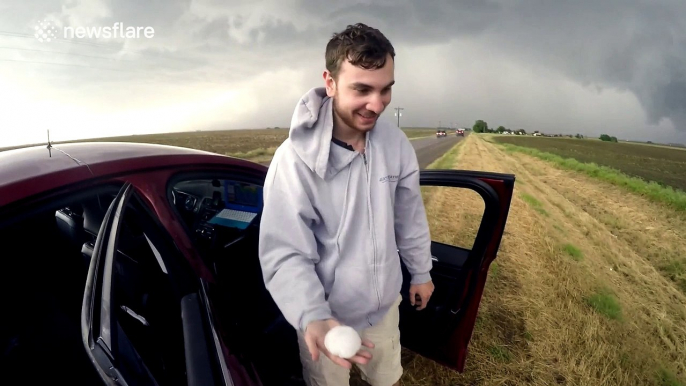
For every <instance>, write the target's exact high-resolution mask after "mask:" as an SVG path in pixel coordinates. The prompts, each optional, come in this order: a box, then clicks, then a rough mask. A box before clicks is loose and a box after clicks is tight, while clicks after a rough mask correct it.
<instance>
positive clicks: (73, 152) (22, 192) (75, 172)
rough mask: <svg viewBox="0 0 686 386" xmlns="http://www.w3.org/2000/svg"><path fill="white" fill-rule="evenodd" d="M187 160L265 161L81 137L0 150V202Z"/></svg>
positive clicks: (223, 162)
mask: <svg viewBox="0 0 686 386" xmlns="http://www.w3.org/2000/svg"><path fill="white" fill-rule="evenodd" d="M186 164H219V165H238V166H245V167H248V168H253V169H257V170H263V171H264V170H266V166H263V165H259V164H256V163H253V162H249V161H246V160H241V159H237V158H232V157H228V156H224V155H220V154H216V153H211V152H207V151H202V150H197V149H190V148H184V147H177V146H167V145H157V144H148V143H130V142H79V143H65V144H54V145H51V146H50V147H48V146H47V145H42V146H32V147H26V148H20V149H12V150H6V151H0V206H2V205H5V204H7V203H10V202H13V201H15V200H18V199H21V198H23V197H27V196H30V195H33V194H36V193H40V192H43V191H47V190H51V189H55V188H59V187H61V186H66V185H68V184H73V183H79V182H84V181H86V180H89V179H93V178H98V177H103V176H107V175H114V174H120V173H125V172H128V171H133V170H136V169H147V168H155V167H173V166H175V165H177V166H181V165H186Z"/></svg>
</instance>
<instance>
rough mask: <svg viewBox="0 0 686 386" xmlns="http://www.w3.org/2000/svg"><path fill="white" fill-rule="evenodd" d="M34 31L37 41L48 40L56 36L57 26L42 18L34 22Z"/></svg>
mask: <svg viewBox="0 0 686 386" xmlns="http://www.w3.org/2000/svg"><path fill="white" fill-rule="evenodd" d="M35 30H36V33H35V34H34V36H35V37H36V39H38V41H39V42H41V43H43V42H49V41H51V40H54V39H56V38H57V28H55V26H53V25H52V24H50V22H49V21H47V20H43V21H41V22H39V23H38V24H36V28H35Z"/></svg>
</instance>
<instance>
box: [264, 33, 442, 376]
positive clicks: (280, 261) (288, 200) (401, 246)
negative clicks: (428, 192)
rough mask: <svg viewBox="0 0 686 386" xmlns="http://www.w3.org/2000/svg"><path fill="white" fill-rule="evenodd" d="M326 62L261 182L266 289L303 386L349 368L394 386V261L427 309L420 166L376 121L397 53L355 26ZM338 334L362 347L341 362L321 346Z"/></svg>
mask: <svg viewBox="0 0 686 386" xmlns="http://www.w3.org/2000/svg"><path fill="white" fill-rule="evenodd" d="M325 58H326V71H324V74H323V75H324V83H325V87H322V88H314V89H312V90H310V91H309V92H308V93H306V94H305V95H304V96H303V97H302V98H301V100H300V101H299V102H298V104H297V106H296V108H295V112H294V114H293V118H292V121H291V128H290V133H289V137H288V139H287V140H286V141H284V143H283V144H282V145H281V146H280V147H279V148H278V149H277V151H276V153H275V154H274V158H273V159H272V162H271V165H270V167H269V171H268V173H267V178H266V181H265V186H264V211H263V215H262V220H261V232H260V244H259V248H260V261H261V264H262V269H263V275H264V280H265V285H266V287H267V289H268V290H269V291H270V293H271V295H272V297H273V298H274V300H275V302H276V304H277V305H278V306H279V308H280V309H281V311H282V312H283V314H284V317H285V318H286V320H287V321H288V322H289V323H290V324H292V325H293V326H294V327H295V328H296V330H297V331H298V338H299V342H300V354H301V355H300V359H301V362H302V364H303V373H304V377H305V381H306V382H307V383H308V385H346V384H348V382H349V374H350V373H349V369H350V368H351V366H352V365H353V364H356V365H357V366H358V367H359V368H360V370H361V372H362V375H363V378H365V380H367V381H368V382H370V383H371V384H372V385H374V386H376V385H384V386H388V385H392V384H396V385H397V384H399V380H400V377H401V375H402V372H403V370H402V367H401V364H400V342H399V339H400V333H399V329H398V313H399V311H398V306H399V304H400V301H401V297H400V289H401V284H402V271H401V266H400V259H401V256H402V259H403V260H404V262H405V264H406V266H407V268H408V270H409V272H410V273H411V275H412V281H411V286H410V302H411V304H412V305H416V306H417V309H419V310H421V309H423V308H424V307H426V304H427V302H428V301H429V298H430V297H431V294H432V292H433V290H434V286H433V283H432V281H431V277H430V270H431V251H430V244H431V238H430V235H429V228H428V223H427V219H426V213H425V209H424V204H423V201H422V196H421V192H420V189H419V167H418V164H417V156H416V154H415V152H414V149H413V147H412V144H411V143H410V141H409V140H408V139H407V136H406V135H405V134H404V133H403V132H402V131H401V130H400V129H399V128H398V127H397V126H395V125H393V124H392V123H390V122H388V121H385V120H380V119H379V115H380V114H381V113H382V112H383V111H384V109H385V108H386V106H388V104H389V103H390V102H391V87H392V86H393V84H394V82H395V79H394V61H395V51H394V48H393V46H392V45H391V43H390V42H389V41H388V40H387V39H386V38H385V37H384V35H383V34H382V33H381V32H379V31H378V30H376V29H373V28H370V27H368V26H366V25H364V24H356V25H354V26H348V27H347V28H346V29H345V30H344V31H342V32H340V33H338V34H335V35H334V36H333V38H332V39H331V40H330V41H329V43H328V44H327V46H326V54H325ZM398 252H399V253H398ZM415 298H417V300H415ZM339 324H342V325H348V326H351V327H353V328H355V329H356V330H357V331H358V332H360V335H361V337H362V338H363V345H364V346H365V348H364V349H362V350H360V352H358V355H356V356H355V357H353V358H350V359H347V360H346V359H342V358H339V357H336V356H334V355H332V354H330V353H329V352H328V351H327V350H326V348H325V346H324V336H325V335H326V333H327V332H328V331H329V330H330V329H331V328H332V327H334V326H336V325H339ZM321 354H323V355H321Z"/></svg>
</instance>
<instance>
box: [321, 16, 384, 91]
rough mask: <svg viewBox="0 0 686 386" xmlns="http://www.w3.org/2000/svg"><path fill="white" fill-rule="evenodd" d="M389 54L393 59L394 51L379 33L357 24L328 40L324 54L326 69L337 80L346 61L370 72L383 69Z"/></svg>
mask: <svg viewBox="0 0 686 386" xmlns="http://www.w3.org/2000/svg"><path fill="white" fill-rule="evenodd" d="M389 54H390V55H391V58H393V59H395V49H394V48H393V45H392V44H391V42H390V41H389V40H388V39H387V38H386V37H385V36H384V35H383V34H382V33H381V31H379V30H378V29H375V28H372V27H369V26H367V25H365V24H362V23H357V24H355V25H349V26H348V27H347V28H346V29H345V30H343V31H341V32H338V33H335V34H334V35H333V37H332V38H331V40H329V43H328V44H327V45H326V53H325V58H326V69H327V70H328V71H329V72H330V73H331V76H332V77H333V78H334V79H337V78H338V73H339V71H340V69H341V64H343V62H344V61H345V60H346V59H347V60H348V61H350V64H352V65H353V66H357V67H362V68H364V69H367V70H370V69H377V68H381V67H383V66H384V65H385V64H386V58H387V56H388V55H389Z"/></svg>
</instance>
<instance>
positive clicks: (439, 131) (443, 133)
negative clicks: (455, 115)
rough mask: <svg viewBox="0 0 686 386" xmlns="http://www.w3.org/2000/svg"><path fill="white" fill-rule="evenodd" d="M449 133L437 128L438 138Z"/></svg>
mask: <svg viewBox="0 0 686 386" xmlns="http://www.w3.org/2000/svg"><path fill="white" fill-rule="evenodd" d="M447 135H448V134H446V132H445V130H440V129H439V130H436V138H442V137H445V136H447Z"/></svg>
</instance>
